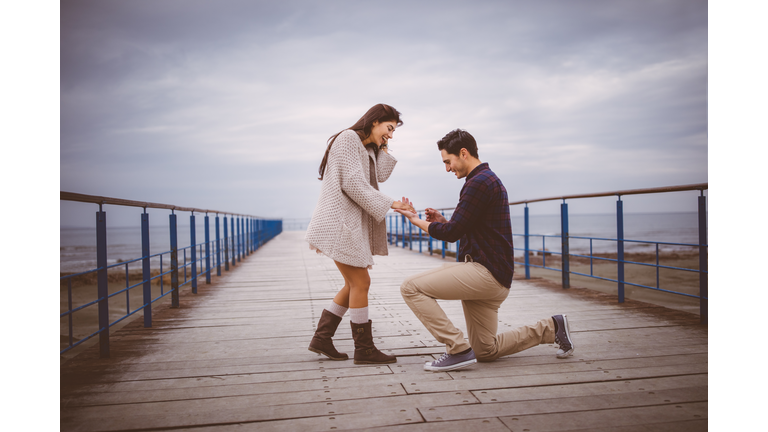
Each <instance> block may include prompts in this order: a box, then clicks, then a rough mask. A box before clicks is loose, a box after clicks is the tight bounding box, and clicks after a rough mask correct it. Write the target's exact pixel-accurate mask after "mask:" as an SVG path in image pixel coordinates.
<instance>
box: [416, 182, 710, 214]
mask: <svg viewBox="0 0 768 432" xmlns="http://www.w3.org/2000/svg"><path fill="white" fill-rule="evenodd" d="M708 189H709V183H696V184H690V185H681V186H665V187H658V188H646V189H628V190H620V191H612V192H597V193H588V194H578V195H563V196H556V197H549V198H536V199H527V200H522V201H515V202H511V203H509V205H511V206H513V205H520V204H528V203H535V202H542V201H559V200H569V199H577V198H599V197H609V196H624V195H642V194H652V193H663V192H683V191H692V190H698V191H704V190H708ZM455 209H456V207H445V208H438V209H435V210H438V211H445V210H455ZM419 211H424V210H419Z"/></svg>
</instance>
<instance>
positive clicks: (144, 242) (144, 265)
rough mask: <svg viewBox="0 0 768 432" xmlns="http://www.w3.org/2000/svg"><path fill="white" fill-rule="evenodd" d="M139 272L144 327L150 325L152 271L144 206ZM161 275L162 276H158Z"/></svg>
mask: <svg viewBox="0 0 768 432" xmlns="http://www.w3.org/2000/svg"><path fill="white" fill-rule="evenodd" d="M141 256H142V259H141V273H142V278H143V279H144V287H143V293H142V294H143V301H144V327H152V273H151V271H150V263H149V214H148V213H147V208H146V207H144V213H142V214H141ZM160 277H162V276H160Z"/></svg>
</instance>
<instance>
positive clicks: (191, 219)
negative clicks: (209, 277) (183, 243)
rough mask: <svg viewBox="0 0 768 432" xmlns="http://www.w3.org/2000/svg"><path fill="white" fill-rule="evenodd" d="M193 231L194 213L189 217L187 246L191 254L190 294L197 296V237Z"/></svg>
mask: <svg viewBox="0 0 768 432" xmlns="http://www.w3.org/2000/svg"><path fill="white" fill-rule="evenodd" d="M195 231H196V230H195V212H192V214H191V215H190V216H189V245H190V249H191V253H192V294H197V235H196V233H195Z"/></svg>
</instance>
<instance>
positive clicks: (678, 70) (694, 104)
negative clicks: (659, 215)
mask: <svg viewBox="0 0 768 432" xmlns="http://www.w3.org/2000/svg"><path fill="white" fill-rule="evenodd" d="M61 9H62V10H61V148H60V150H61V160H60V162H61V178H60V181H61V188H62V190H71V191H75V192H81V193H93V194H99V195H107V196H117V197H124V198H129V199H147V200H149V197H152V198H151V200H153V201H157V202H174V203H176V202H179V201H183V202H184V203H185V205H193V206H205V207H210V206H209V205H208V204H207V202H209V201H214V202H216V203H220V204H221V206H222V207H228V206H236V207H238V208H237V209H233V211H242V212H253V213H254V214H269V215H270V216H281V215H289V214H290V215H295V214H300V215H309V214H311V211H312V209H313V208H314V204H315V201H316V194H317V189H318V184H319V182H318V181H317V180H316V173H317V167H316V165H317V164H319V161H320V159H321V158H322V154H323V152H324V150H325V146H326V140H327V139H328V138H329V137H330V136H331V135H333V134H335V133H336V132H339V131H340V130H342V129H343V128H345V127H348V126H350V125H351V124H352V123H354V122H355V121H356V120H357V119H358V118H359V117H360V116H361V115H362V114H363V113H364V112H365V110H367V109H368V108H369V107H370V106H371V105H373V104H375V103H380V102H384V103H388V104H391V105H393V106H395V107H396V108H398V109H399V110H400V111H401V112H402V113H403V120H404V121H405V125H404V126H403V127H402V128H401V129H399V130H398V131H397V132H396V134H395V140H393V142H392V148H393V151H394V154H395V155H396V156H397V157H398V159H399V160H400V163H399V165H398V168H397V170H396V171H395V174H394V175H393V176H392V179H391V180H390V181H389V182H387V184H386V186H382V190H383V191H384V192H385V193H390V194H392V195H393V196H402V195H411V196H412V197H413V198H414V200H416V202H417V203H418V202H423V203H424V204H425V205H428V204H429V205H440V206H450V205H453V204H455V202H456V199H457V197H458V189H460V186H461V184H460V182H456V181H455V179H453V181H451V179H449V178H448V177H446V174H445V173H444V172H443V171H442V170H443V167H442V164H441V163H440V161H439V158H438V155H437V154H436V147H435V144H434V143H435V142H436V141H437V140H438V139H439V138H441V137H442V136H443V135H444V134H445V133H446V132H448V131H449V130H451V129H454V128H457V127H461V128H464V129H466V130H469V131H470V132H471V133H473V135H475V136H476V138H477V139H478V142H479V144H480V154H481V158H485V159H484V160H487V161H488V162H489V163H490V164H491V165H492V168H494V170H496V171H497V173H499V174H500V175H501V176H502V179H503V180H504V181H505V182H509V183H510V184H512V185H513V186H511V187H510V190H511V192H510V196H512V195H514V196H520V195H524V196H526V197H537V196H548V195H554V194H562V193H581V192H593V191H601V190H606V189H611V188H613V187H614V186H616V187H618V186H627V187H638V188H639V187H648V186H664V185H671V184H680V183H696V182H705V181H707V162H708V160H707V148H708V147H707V104H708V101H707V80H708V72H707V71H708V58H707V3H706V2H703V1H693V0H691V1H678V2H665V1H655V2H633V1H626V2H623V1H562V2H546V3H541V2H539V3H532V2H500V1H481V2H472V3H469V2H450V1H449V2H391V3H388V4H387V5H375V6H374V5H369V4H367V3H361V2H344V1H331V2H322V3H318V2H291V1H287V2H271V1H270V2H266V1H264V2H258V1H257V2H253V1H222V2H215V3H214V2H203V1H199V2H189V1H185V2H178V1H164V2H153V1H142V0H139V1H132V2H97V1H90V0H86V1H68V2H65V3H62V5H61ZM534 178H535V179H537V181H535V182H532V181H530V179H534ZM446 179H448V180H446ZM264 185H269V187H265V186H264ZM576 189H578V190H576ZM281 190H282V191H283V192H280V191H281ZM198 191H206V194H201V193H199V192H198ZM225 191H226V192H225ZM127 195H130V196H127ZM243 197H248V199H247V200H245V201H244V200H243ZM417 198H418V200H417ZM432 200H434V201H432ZM192 201H194V202H192ZM244 202H247V204H244ZM265 202H269V205H268V207H267V208H264V207H262V206H263V205H264V203H265ZM433 202H437V203H438V204H431V203H433ZM665 206H666V204H665ZM242 207H246V208H242ZM64 217H65V215H63V216H62V218H64ZM286 217H287V216H286ZM305 217H306V216H305Z"/></svg>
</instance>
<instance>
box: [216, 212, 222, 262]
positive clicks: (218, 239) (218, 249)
mask: <svg viewBox="0 0 768 432" xmlns="http://www.w3.org/2000/svg"><path fill="white" fill-rule="evenodd" d="M216 276H221V237H220V236H219V214H218V213H216Z"/></svg>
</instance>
